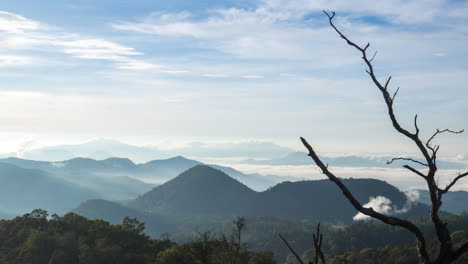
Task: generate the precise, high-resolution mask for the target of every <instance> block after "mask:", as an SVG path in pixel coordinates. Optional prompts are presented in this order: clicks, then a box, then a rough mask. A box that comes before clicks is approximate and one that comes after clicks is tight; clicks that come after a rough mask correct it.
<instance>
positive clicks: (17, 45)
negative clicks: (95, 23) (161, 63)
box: [0, 11, 155, 70]
mask: <svg viewBox="0 0 468 264" xmlns="http://www.w3.org/2000/svg"><path fill="white" fill-rule="evenodd" d="M0 31H4V32H5V33H4V34H3V35H2V36H1V37H0V48H4V49H7V50H9V51H10V52H17V51H31V50H41V51H47V52H56V51H57V50H58V51H61V52H62V53H64V54H68V55H71V56H72V57H74V58H79V59H94V60H108V61H112V62H115V63H116V65H117V67H118V68H121V69H131V70H145V69H150V68H153V67H154V66H155V65H153V64H151V63H150V62H146V61H143V60H137V59H133V58H132V57H134V56H138V55H143V53H141V52H137V51H135V50H134V49H133V48H131V47H127V46H124V45H121V44H118V43H115V42H112V41H109V40H105V39H100V38H86V37H83V36H80V35H77V34H70V33H67V32H63V31H57V30H52V29H50V28H49V27H47V26H45V25H44V24H42V23H40V22H37V21H34V20H31V19H28V18H25V17H23V16H20V15H17V14H13V13H8V12H4V11H0ZM44 61H47V60H42V63H43V62H44ZM34 62H35V60H32V59H31V58H28V57H24V56H17V55H11V56H9V57H7V56H2V58H1V59H0V66H4V67H6V66H16V65H27V64H33V63H34ZM41 65H43V64H41Z"/></svg>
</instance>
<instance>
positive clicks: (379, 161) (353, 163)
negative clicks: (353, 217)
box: [240, 151, 465, 169]
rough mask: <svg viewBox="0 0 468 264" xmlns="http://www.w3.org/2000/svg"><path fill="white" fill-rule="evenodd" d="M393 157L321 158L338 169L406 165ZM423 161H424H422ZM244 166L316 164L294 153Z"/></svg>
mask: <svg viewBox="0 0 468 264" xmlns="http://www.w3.org/2000/svg"><path fill="white" fill-rule="evenodd" d="M392 158H393V157H390V156H387V157H372V158H369V157H360V156H340V157H321V159H322V161H323V162H324V163H326V164H330V166H336V167H378V168H401V167H402V165H403V164H404V163H401V162H399V161H395V162H393V163H392V164H387V161H389V160H391V159H392ZM416 160H418V159H416ZM420 161H422V160H420ZM240 163H243V164H251V165H271V166H279V165H292V166H298V165H313V164H315V163H314V162H313V160H312V159H311V158H310V157H309V156H308V155H307V153H305V152H300V151H299V152H294V153H291V154H289V155H287V156H284V157H282V158H277V159H268V160H256V159H247V160H244V161H241V162H240ZM413 165H414V167H415V168H418V169H419V168H423V167H422V165H418V164H413ZM437 166H438V167H439V168H440V169H464V168H465V164H463V163H459V162H451V161H443V160H439V161H438V162H437Z"/></svg>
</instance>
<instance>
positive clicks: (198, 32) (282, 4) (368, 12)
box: [112, 0, 467, 68]
mask: <svg viewBox="0 0 468 264" xmlns="http://www.w3.org/2000/svg"><path fill="white" fill-rule="evenodd" d="M450 7H451V6H450V4H448V3H447V1H442V0H429V1H416V0H410V1H401V0H391V1H383V2H382V1H380V2H375V1H370V0H359V1H358V3H355V2H354V1H321V0H320V1H312V0H291V1H290V0H288V1H285V0H284V1H283V0H272V1H263V2H262V4H261V5H260V6H258V7H257V8H256V9H253V10H250V9H238V8H227V9H217V10H214V11H211V13H209V15H208V16H207V17H205V18H202V19H199V18H197V19H195V18H193V17H192V16H191V15H190V14H188V13H186V12H183V13H169V14H164V13H153V14H151V15H150V16H148V17H145V18H142V19H140V20H137V21H133V22H132V21H131V22H120V23H114V24H112V26H113V27H114V28H115V29H117V30H124V31H131V32H138V33H144V34H153V35H160V36H166V37H174V36H178V37H189V38H194V39H197V40H199V41H200V45H201V46H203V47H204V48H211V49H214V50H216V51H219V52H223V53H225V54H229V55H234V56H237V57H241V58H261V59H263V58H265V59H288V60H309V61H311V62H313V64H314V65H320V66H321V68H324V67H327V66H343V65H347V64H351V63H353V64H354V63H357V62H359V60H358V58H357V57H356V56H354V54H353V53H351V52H350V50H349V48H346V47H345V46H344V43H342V42H340V40H339V38H338V37H337V35H336V33H335V32H333V31H332V30H331V29H330V28H329V26H328V25H327V24H326V23H325V22H326V18H325V16H324V15H323V14H322V13H321V10H322V9H331V10H336V11H337V12H338V16H337V18H336V23H337V24H339V27H340V28H341V29H342V30H343V31H345V32H346V33H347V34H349V35H350V36H352V38H353V39H355V40H356V41H357V42H358V43H361V42H362V43H365V42H367V41H371V43H372V44H373V45H372V48H373V47H378V49H379V50H383V51H385V53H381V54H378V57H377V59H378V60H381V59H385V58H387V59H390V58H393V59H395V56H394V55H395V54H398V57H400V58H406V59H407V60H408V59H411V58H415V57H419V58H424V57H428V56H432V54H434V53H446V51H445V50H458V51H463V52H466V48H460V43H461V41H462V39H463V35H464V34H466V31H467V29H463V28H460V27H458V29H456V27H454V26H453V25H450V24H449V23H448V22H447V19H449V18H450V16H449V15H448V14H446V12H445V11H446V10H447V9H448V8H450ZM340 12H341V13H340ZM308 14H313V15H314V16H311V17H307V16H306V15H308ZM363 16H376V17H378V18H380V19H387V20H389V21H391V22H394V23H410V24H411V23H416V24H418V23H422V24H424V25H430V26H431V27H433V28H437V27H440V26H441V25H445V26H446V27H447V28H444V29H442V30H439V31H438V30H434V31H431V32H428V31H426V32H424V31H418V32H415V31H411V30H408V28H405V26H406V25H403V26H400V27H399V26H398V24H397V26H394V27H392V26H388V25H385V24H383V23H373V22H365V19H363V18H362V17H363ZM436 25H437V27H436ZM247 29H248V30H247ZM460 31H462V32H460ZM429 40H430V41H429ZM191 41H193V40H191ZM340 43H341V44H343V45H342V46H337V45H338V44H340ZM331 46H334V47H337V48H334V49H330V47H331ZM340 47H341V48H340ZM440 47H444V49H445V50H439V49H440ZM435 50H436V51H435Z"/></svg>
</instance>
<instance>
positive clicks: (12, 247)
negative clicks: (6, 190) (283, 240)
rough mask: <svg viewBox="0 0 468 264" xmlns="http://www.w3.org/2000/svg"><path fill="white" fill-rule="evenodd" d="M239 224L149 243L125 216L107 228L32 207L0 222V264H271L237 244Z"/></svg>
mask: <svg viewBox="0 0 468 264" xmlns="http://www.w3.org/2000/svg"><path fill="white" fill-rule="evenodd" d="M244 226H245V220H244V219H243V218H237V219H236V221H234V229H233V230H232V233H230V234H220V235H217V234H214V233H211V232H203V233H199V235H198V236H197V237H196V239H194V240H192V241H191V242H188V243H185V244H181V245H177V244H176V243H174V242H171V241H170V240H169V239H168V236H165V238H164V239H159V240H158V239H151V238H150V237H149V236H147V235H145V234H144V229H145V225H144V223H142V222H140V221H139V220H138V219H136V218H130V217H125V218H124V219H123V221H122V224H121V225H111V224H110V223H108V222H106V221H104V220H89V219H86V218H85V217H82V216H80V215H77V214H75V213H69V214H66V215H64V216H63V217H61V216H58V215H53V216H52V217H51V218H50V219H49V218H48V213H47V211H45V210H41V209H36V210H34V211H32V212H31V213H28V214H25V215H24V216H22V217H17V218H15V219H13V220H0V264H3V263H8V264H24V263H31V264H127V263H128V264H134V263H138V264H146V263H148V264H150V263H151V264H154V263H156V264H226V263H231V264H270V263H271V264H273V263H276V262H271V260H272V259H273V253H255V252H250V251H247V250H246V249H245V248H243V247H242V246H241V242H240V234H241V232H242V229H243V228H244ZM231 237H232V239H224V238H231ZM268 260H270V262H267V261H268Z"/></svg>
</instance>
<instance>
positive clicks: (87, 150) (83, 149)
mask: <svg viewBox="0 0 468 264" xmlns="http://www.w3.org/2000/svg"><path fill="white" fill-rule="evenodd" d="M167 156H168V155H167V154H166V153H164V152H163V151H160V150H158V149H156V148H150V147H139V146H133V145H129V144H124V143H121V142H119V141H115V140H108V139H98V140H93V141H89V142H86V143H83V144H75V145H58V146H50V147H44V148H39V149H33V150H29V151H27V152H25V153H24V157H25V158H27V159H34V160H47V161H57V160H64V159H72V158H75V157H87V158H93V159H106V158H110V157H129V158H131V159H133V160H138V161H148V160H152V159H157V158H164V157H167Z"/></svg>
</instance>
